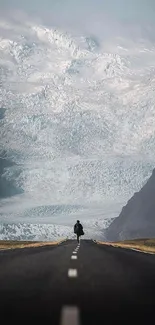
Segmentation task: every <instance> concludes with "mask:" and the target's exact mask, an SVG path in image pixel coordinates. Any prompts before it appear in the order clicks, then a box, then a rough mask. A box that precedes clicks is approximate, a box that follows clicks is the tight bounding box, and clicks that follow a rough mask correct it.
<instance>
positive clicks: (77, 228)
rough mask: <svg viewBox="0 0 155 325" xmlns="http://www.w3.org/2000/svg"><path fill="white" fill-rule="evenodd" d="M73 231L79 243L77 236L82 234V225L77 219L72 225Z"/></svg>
mask: <svg viewBox="0 0 155 325" xmlns="http://www.w3.org/2000/svg"><path fill="white" fill-rule="evenodd" d="M74 233H75V234H76V235H77V242H78V243H79V237H80V236H82V235H84V231H83V226H82V225H81V223H80V221H79V220H77V222H76V224H75V225H74Z"/></svg>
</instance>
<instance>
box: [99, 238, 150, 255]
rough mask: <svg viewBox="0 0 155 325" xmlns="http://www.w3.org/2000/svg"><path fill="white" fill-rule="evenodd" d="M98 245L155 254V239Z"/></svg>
mask: <svg viewBox="0 0 155 325" xmlns="http://www.w3.org/2000/svg"><path fill="white" fill-rule="evenodd" d="M97 244H103V245H109V246H113V247H122V248H130V249H132V248H133V249H137V250H140V251H142V252H147V253H155V239H154V238H151V239H147V238H144V239H134V240H124V241H120V242H112V243H111V242H110V243H109V242H101V241H97Z"/></svg>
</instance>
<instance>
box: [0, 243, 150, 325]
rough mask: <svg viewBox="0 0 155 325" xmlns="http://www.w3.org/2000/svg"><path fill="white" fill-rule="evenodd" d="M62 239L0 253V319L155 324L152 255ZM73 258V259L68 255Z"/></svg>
mask: <svg viewBox="0 0 155 325" xmlns="http://www.w3.org/2000/svg"><path fill="white" fill-rule="evenodd" d="M77 245H78V244H77V243H76V241H73V240H68V241H66V242H64V243H61V244H60V245H58V246H53V247H52V246H50V247H49V246H46V247H39V248H24V249H16V250H8V251H0V316H1V320H2V319H5V323H7V322H8V321H9V322H10V321H11V322H12V323H14V322H15V323H16V324H17V323H20V324H21V323H22V322H24V323H25V324H26V323H27V324H28V323H31V322H34V321H40V322H44V324H46V322H48V324H53V325H85V324H86V325H87V324H89V325H98V324H100V325H101V324H104V323H107V322H108V324H113V323H119V324H124V325H125V324H126V323H128V322H130V323H131V322H132V323H137V321H136V317H137V320H138V322H139V321H141V320H143V321H146V320H147V321H149V319H151V318H152V321H153V320H155V255H149V254H145V253H139V252H135V251H132V250H126V249H122V248H114V247H110V246H105V245H97V244H95V243H94V242H93V241H91V240H90V241H89V240H82V241H81V242H80V246H77ZM73 256H74V257H73Z"/></svg>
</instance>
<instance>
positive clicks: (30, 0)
mask: <svg viewBox="0 0 155 325" xmlns="http://www.w3.org/2000/svg"><path fill="white" fill-rule="evenodd" d="M17 10H20V11H23V12H24V13H27V14H28V15H29V17H33V18H35V19H37V20H38V21H39V22H42V23H44V24H45V25H50V26H56V27H63V28H64V27H66V28H69V29H71V30H73V29H76V30H79V31H80V29H81V30H82V31H83V32H84V31H86V32H90V33H93V34H96V35H98V36H100V37H102V35H104V37H105V34H106V35H107V36H108V37H109V35H113V34H119V33H125V32H124V28H125V29H126V28H128V29H130V34H131V37H132V35H133V36H134V33H136V32H137V33H141V34H143V33H146V31H145V30H146V29H147V28H148V25H151V24H155V0H0V12H1V17H4V16H5V14H10V15H12V14H13V13H14V12H16V11H17ZM15 15H16V16H17V14H15ZM18 15H20V13H19V12H18ZM142 30H143V31H142ZM152 35H154V31H153V29H152ZM148 38H149V35H148Z"/></svg>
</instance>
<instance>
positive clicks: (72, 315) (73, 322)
mask: <svg viewBox="0 0 155 325" xmlns="http://www.w3.org/2000/svg"><path fill="white" fill-rule="evenodd" d="M60 325H80V320H79V309H78V308H77V307H74V306H72V307H70V306H66V307H63V309H62V312H61V323H60Z"/></svg>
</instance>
